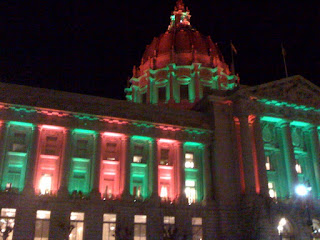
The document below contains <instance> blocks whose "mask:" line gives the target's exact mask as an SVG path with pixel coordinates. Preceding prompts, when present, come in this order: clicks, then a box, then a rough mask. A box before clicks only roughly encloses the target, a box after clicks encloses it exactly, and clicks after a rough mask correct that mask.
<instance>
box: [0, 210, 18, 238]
mask: <svg viewBox="0 0 320 240" xmlns="http://www.w3.org/2000/svg"><path fill="white" fill-rule="evenodd" d="M15 216H16V209H14V208H2V209H1V219H0V230H1V234H2V235H1V236H0V237H2V238H0V239H6V240H12V235H13V229H14V218H15ZM4 236H6V237H7V238H5V237H4Z"/></svg>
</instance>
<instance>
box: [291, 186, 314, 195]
mask: <svg viewBox="0 0 320 240" xmlns="http://www.w3.org/2000/svg"><path fill="white" fill-rule="evenodd" d="M295 191H296V194H297V195H299V196H301V197H304V196H306V195H307V194H308V193H309V192H310V191H311V187H309V186H306V185H305V184H299V185H298V186H297V187H296V189H295Z"/></svg>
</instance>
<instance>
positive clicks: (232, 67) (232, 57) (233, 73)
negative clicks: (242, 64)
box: [230, 40, 235, 75]
mask: <svg viewBox="0 0 320 240" xmlns="http://www.w3.org/2000/svg"><path fill="white" fill-rule="evenodd" d="M232 45H233V44H232V40H230V51H231V73H232V75H235V67H234V56H233V49H232Z"/></svg>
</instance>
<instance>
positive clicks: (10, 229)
mask: <svg viewBox="0 0 320 240" xmlns="http://www.w3.org/2000/svg"><path fill="white" fill-rule="evenodd" d="M15 215H16V209H14V208H2V209H1V219H0V229H1V233H2V236H1V237H0V239H7V240H12V236H13V233H14V225H15ZM50 217H51V211H48V210H38V211H37V213H36V221H35V230H34V240H48V239H49V230H50V225H52V224H54V223H52V222H51V221H50ZM84 221H85V214H84V213H83V212H71V213H70V224H69V226H68V229H69V240H83V238H84V231H85V226H84ZM133 224H134V226H133V237H134V240H146V239H147V216H146V215H134V222H133ZM162 227H163V237H167V238H169V239H172V237H173V236H174V235H175V236H176V235H177V234H181V233H180V232H179V231H178V229H177V228H176V226H175V217H174V216H164V217H163V226H162ZM191 234H192V239H193V240H200V239H202V238H203V234H202V218H199V217H194V218H192V233H191ZM127 235H128V229H127V228H124V227H123V226H122V225H121V223H118V224H117V215H116V214H109V213H106V214H103V223H102V240H115V239H118V238H121V239H122V238H123V237H125V236H127ZM167 238H166V239H167Z"/></svg>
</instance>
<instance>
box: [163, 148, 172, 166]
mask: <svg viewBox="0 0 320 240" xmlns="http://www.w3.org/2000/svg"><path fill="white" fill-rule="evenodd" d="M169 153H170V150H169V149H167V148H163V149H161V150H160V165H171V162H170V157H169Z"/></svg>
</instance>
